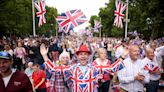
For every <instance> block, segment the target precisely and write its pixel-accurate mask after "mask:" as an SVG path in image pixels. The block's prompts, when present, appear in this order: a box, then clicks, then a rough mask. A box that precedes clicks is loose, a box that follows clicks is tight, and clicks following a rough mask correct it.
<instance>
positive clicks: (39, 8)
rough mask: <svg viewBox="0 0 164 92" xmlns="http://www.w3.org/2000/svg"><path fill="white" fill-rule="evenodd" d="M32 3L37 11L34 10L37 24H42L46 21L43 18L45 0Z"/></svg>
mask: <svg viewBox="0 0 164 92" xmlns="http://www.w3.org/2000/svg"><path fill="white" fill-rule="evenodd" d="M34 2H35V3H34V5H35V7H36V9H37V11H38V12H36V16H37V17H39V24H38V25H39V26H41V25H43V24H44V23H46V18H45V13H46V8H45V6H46V5H45V0H40V1H36V0H35V1H34Z"/></svg>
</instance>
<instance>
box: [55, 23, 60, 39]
mask: <svg viewBox="0 0 164 92" xmlns="http://www.w3.org/2000/svg"><path fill="white" fill-rule="evenodd" d="M58 29H59V30H60V28H59V27H58V24H57V21H56V38H58Z"/></svg>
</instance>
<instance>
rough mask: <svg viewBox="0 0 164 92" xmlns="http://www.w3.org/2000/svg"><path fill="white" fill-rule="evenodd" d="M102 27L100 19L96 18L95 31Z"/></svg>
mask: <svg viewBox="0 0 164 92" xmlns="http://www.w3.org/2000/svg"><path fill="white" fill-rule="evenodd" d="M100 27H102V25H101V22H100V21H98V20H94V31H95V32H98V31H99V30H98V29H99V28H100Z"/></svg>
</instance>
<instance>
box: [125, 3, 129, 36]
mask: <svg viewBox="0 0 164 92" xmlns="http://www.w3.org/2000/svg"><path fill="white" fill-rule="evenodd" d="M126 3H127V6H126V25H125V39H126V38H127V29H128V6H129V5H128V4H129V0H126Z"/></svg>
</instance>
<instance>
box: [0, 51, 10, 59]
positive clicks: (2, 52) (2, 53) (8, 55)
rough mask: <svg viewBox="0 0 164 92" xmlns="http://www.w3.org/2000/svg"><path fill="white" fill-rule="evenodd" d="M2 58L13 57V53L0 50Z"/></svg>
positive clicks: (0, 57)
mask: <svg viewBox="0 0 164 92" xmlns="http://www.w3.org/2000/svg"><path fill="white" fill-rule="evenodd" d="M0 59H8V60H9V59H11V55H10V54H9V53H8V52H5V51H0Z"/></svg>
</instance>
